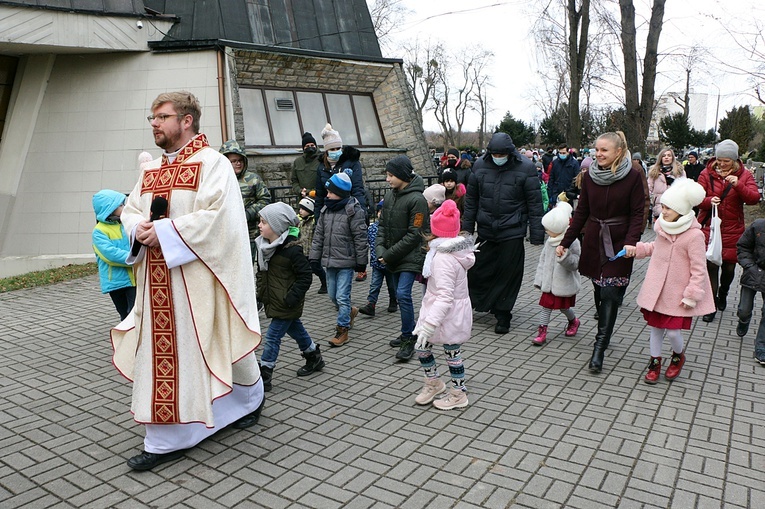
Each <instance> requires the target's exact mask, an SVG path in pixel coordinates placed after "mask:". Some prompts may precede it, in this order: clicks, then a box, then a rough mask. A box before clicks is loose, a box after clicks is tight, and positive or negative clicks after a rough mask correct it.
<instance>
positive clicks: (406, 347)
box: [396, 336, 417, 361]
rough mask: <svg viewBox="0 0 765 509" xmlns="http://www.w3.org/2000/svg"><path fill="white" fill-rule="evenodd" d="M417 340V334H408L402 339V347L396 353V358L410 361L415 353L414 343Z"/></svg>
mask: <svg viewBox="0 0 765 509" xmlns="http://www.w3.org/2000/svg"><path fill="white" fill-rule="evenodd" d="M416 342H417V336H406V337H405V338H404V339H403V340H402V341H401V348H400V349H399V351H398V352H397V353H396V359H398V360H400V361H408V360H409V359H411V358H412V356H413V355H414V344H415V343H416Z"/></svg>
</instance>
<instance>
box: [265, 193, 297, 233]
mask: <svg viewBox="0 0 765 509" xmlns="http://www.w3.org/2000/svg"><path fill="white" fill-rule="evenodd" d="M260 218H261V219H262V220H263V221H265V222H266V223H268V226H270V227H271V229H272V230H273V231H274V233H276V234H277V235H281V234H282V233H284V232H286V231H287V230H288V229H289V227H290V226H297V225H298V218H297V215H296V214H295V211H294V210H293V208H292V207H290V206H289V205H287V204H286V203H284V202H283V201H277V202H274V203H269V204H268V205H266V206H265V207H263V208H262V209H260Z"/></svg>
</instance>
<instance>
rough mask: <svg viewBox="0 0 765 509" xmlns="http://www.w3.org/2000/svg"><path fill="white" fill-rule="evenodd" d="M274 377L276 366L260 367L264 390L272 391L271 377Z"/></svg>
mask: <svg viewBox="0 0 765 509" xmlns="http://www.w3.org/2000/svg"><path fill="white" fill-rule="evenodd" d="M273 377H274V368H269V367H266V366H261V367H260V378H262V379H263V390H264V391H265V392H270V391H271V379H272V378H273Z"/></svg>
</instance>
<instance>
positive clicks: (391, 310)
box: [388, 300, 398, 313]
mask: <svg viewBox="0 0 765 509" xmlns="http://www.w3.org/2000/svg"><path fill="white" fill-rule="evenodd" d="M396 311H398V302H396V301H395V300H394V301H393V302H391V303H390V304H388V313H395V312H396Z"/></svg>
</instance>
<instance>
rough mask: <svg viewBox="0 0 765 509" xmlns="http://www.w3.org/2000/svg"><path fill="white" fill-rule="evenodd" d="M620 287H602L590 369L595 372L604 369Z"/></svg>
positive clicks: (617, 308)
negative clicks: (604, 358)
mask: <svg viewBox="0 0 765 509" xmlns="http://www.w3.org/2000/svg"><path fill="white" fill-rule="evenodd" d="M621 293H622V292H621V291H620V289H619V287H616V286H613V287H608V286H607V287H603V288H601V300H600V309H598V332H597V333H596V334H595V346H594V347H593V349H592V359H591V360H590V366H589V369H590V371H592V372H593V373H600V372H601V370H602V369H603V357H604V356H605V354H606V348H608V345H609V344H610V343H611V334H613V332H614V325H615V324H616V313H617V311H618V310H619V297H620V296H621Z"/></svg>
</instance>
